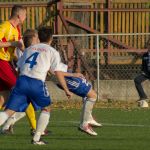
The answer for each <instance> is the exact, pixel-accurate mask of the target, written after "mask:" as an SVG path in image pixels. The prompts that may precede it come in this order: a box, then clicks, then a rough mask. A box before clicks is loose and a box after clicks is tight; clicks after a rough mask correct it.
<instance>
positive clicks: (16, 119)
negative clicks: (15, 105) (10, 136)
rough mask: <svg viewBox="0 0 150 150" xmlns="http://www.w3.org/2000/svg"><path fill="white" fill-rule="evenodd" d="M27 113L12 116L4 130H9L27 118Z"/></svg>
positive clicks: (17, 113)
mask: <svg viewBox="0 0 150 150" xmlns="http://www.w3.org/2000/svg"><path fill="white" fill-rule="evenodd" d="M25 115H26V114H25V112H16V113H15V114H14V115H12V116H11V117H10V118H8V120H7V121H6V122H5V124H4V126H3V128H2V130H7V129H9V127H10V126H11V125H14V124H15V122H17V121H19V120H20V119H21V118H23V117H24V116H25Z"/></svg>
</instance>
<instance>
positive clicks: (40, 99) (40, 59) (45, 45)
mask: <svg viewBox="0 0 150 150" xmlns="http://www.w3.org/2000/svg"><path fill="white" fill-rule="evenodd" d="M38 33H39V34H40V35H43V37H42V39H43V40H42V41H41V42H42V43H40V44H37V45H33V46H32V45H31V46H30V47H29V48H27V49H25V51H24V54H23V56H22V58H21V59H20V60H19V62H18V67H19V69H20V76H19V78H18V79H17V83H16V86H15V87H14V89H13V90H12V92H11V94H10V97H9V100H8V103H7V104H6V108H5V111H4V112H0V126H1V125H2V124H3V123H5V121H6V120H7V119H8V118H9V117H10V116H12V115H13V114H14V113H15V112H18V111H22V110H23V108H24V109H26V108H27V106H28V105H29V103H32V104H33V106H34V108H35V109H36V108H37V106H39V107H40V108H42V111H41V114H40V116H39V119H38V122H37V129H36V132H35V135H34V137H33V139H32V143H33V144H37V145H44V144H46V143H45V142H44V141H42V140H40V137H41V134H42V133H43V131H44V130H45V128H46V127H47V125H48V122H49V118H50V104H51V99H50V96H49V93H48V90H47V87H46V85H45V78H46V75H47V72H48V71H49V70H50V69H51V70H53V71H54V72H55V75H56V76H57V78H58V80H59V82H60V84H61V86H62V87H63V89H64V91H65V93H66V95H67V97H68V98H70V97H71V96H72V93H71V92H70V91H69V90H68V87H67V85H66V82H65V79H64V77H65V76H74V74H71V73H64V72H61V71H57V70H59V63H60V56H59V53H58V52H57V51H56V50H55V49H53V48H52V47H50V46H49V44H50V43H51V40H52V38H51V35H52V34H51V30H50V29H49V28H46V27H43V28H41V29H40V30H39V32H38ZM28 38H30V36H29V37H28ZM24 44H25V43H24ZM75 75H77V74H75ZM20 109H21V110H20Z"/></svg>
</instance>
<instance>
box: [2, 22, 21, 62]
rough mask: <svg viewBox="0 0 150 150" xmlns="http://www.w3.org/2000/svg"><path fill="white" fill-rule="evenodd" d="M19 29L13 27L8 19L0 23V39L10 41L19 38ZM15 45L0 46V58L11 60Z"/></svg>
mask: <svg viewBox="0 0 150 150" xmlns="http://www.w3.org/2000/svg"><path fill="white" fill-rule="evenodd" d="M20 38H21V37H20V30H19V28H18V27H16V28H15V27H14V26H13V25H12V24H11V23H10V22H9V21H5V22H3V23H2V24H0V41H2V42H12V41H19V40H20ZM14 50H15V47H4V48H0V59H2V60H5V61H11V60H12V59H13V57H14Z"/></svg>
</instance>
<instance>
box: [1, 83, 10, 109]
mask: <svg viewBox="0 0 150 150" xmlns="http://www.w3.org/2000/svg"><path fill="white" fill-rule="evenodd" d="M0 86H2V85H0ZM9 93H10V92H9V91H8V90H4V91H1V90H0V110H1V109H4V104H5V102H6V100H7V99H8V96H9Z"/></svg>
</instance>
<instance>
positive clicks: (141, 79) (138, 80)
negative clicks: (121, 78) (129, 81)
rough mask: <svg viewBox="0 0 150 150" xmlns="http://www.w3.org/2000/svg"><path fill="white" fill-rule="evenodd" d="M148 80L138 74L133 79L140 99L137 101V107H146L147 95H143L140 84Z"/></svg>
mask: <svg viewBox="0 0 150 150" xmlns="http://www.w3.org/2000/svg"><path fill="white" fill-rule="evenodd" d="M148 79H149V78H148V77H147V76H146V75H144V74H140V75H139V76H137V77H136V78H135V79H134V83H135V87H136V89H137V92H138V94H139V97H140V99H139V100H138V105H139V106H140V107H148V103H147V95H146V94H145V92H144V90H143V87H142V82H144V81H145V80H148Z"/></svg>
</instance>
